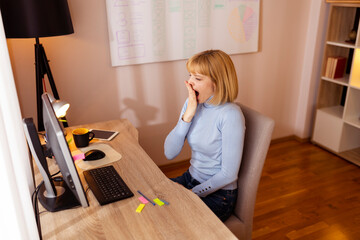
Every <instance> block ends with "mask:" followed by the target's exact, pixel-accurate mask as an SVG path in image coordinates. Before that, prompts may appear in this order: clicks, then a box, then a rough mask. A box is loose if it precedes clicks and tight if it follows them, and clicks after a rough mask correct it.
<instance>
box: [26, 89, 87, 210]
mask: <svg viewBox="0 0 360 240" xmlns="http://www.w3.org/2000/svg"><path fill="white" fill-rule="evenodd" d="M41 98H42V103H43V121H44V127H45V139H46V149H43V147H42V146H41V144H40V140H39V137H38V132H37V131H36V128H35V125H34V123H33V121H32V119H31V118H26V119H24V120H23V122H24V129H25V135H26V138H27V141H28V144H29V148H30V150H31V153H32V155H33V157H34V159H35V161H36V164H37V166H38V168H39V171H40V173H41V174H42V176H43V179H44V184H42V186H41V187H40V190H39V201H40V203H41V204H42V205H43V206H44V207H45V208H46V209H47V210H49V211H52V212H55V211H60V210H64V209H68V208H72V207H75V206H79V205H81V206H82V207H87V206H89V203H88V200H87V198H86V194H85V192H84V189H83V186H82V184H81V181H80V178H79V175H78V172H77V170H76V167H75V164H74V161H73V158H72V155H71V152H70V149H69V146H68V143H67V141H66V138H65V135H64V132H63V129H62V128H61V126H60V123H59V121H58V119H57V118H56V115H55V112H54V109H53V107H52V104H51V101H50V99H49V96H48V93H44V94H43V95H42V96H41ZM46 155H48V156H54V157H55V161H56V163H57V165H58V166H59V169H60V172H61V174H62V178H55V179H52V178H51V175H50V172H49V169H48V165H47V160H46Z"/></svg>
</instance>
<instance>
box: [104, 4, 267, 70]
mask: <svg viewBox="0 0 360 240" xmlns="http://www.w3.org/2000/svg"><path fill="white" fill-rule="evenodd" d="M259 1H260V0H106V6H107V15H108V28H109V41H110V51H111V62H112V66H124V65H132V64H143V63H151V62H162V61H173V60H180V59H186V58H189V57H190V56H192V55H193V54H195V53H197V52H200V51H203V50H206V49H221V50H223V51H225V52H227V53H228V54H237V53H249V52H256V51H258V36H259V5H260V4H259Z"/></svg>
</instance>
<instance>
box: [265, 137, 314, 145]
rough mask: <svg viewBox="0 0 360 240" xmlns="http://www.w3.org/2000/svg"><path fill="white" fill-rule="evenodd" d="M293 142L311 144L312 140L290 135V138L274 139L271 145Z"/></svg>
mask: <svg viewBox="0 0 360 240" xmlns="http://www.w3.org/2000/svg"><path fill="white" fill-rule="evenodd" d="M292 140H295V141H298V142H300V143H306V142H310V138H300V137H298V136H295V135H290V136H287V137H281V138H276V139H272V140H271V142H270V145H271V144H276V143H282V142H286V141H292Z"/></svg>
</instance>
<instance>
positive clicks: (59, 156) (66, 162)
mask: <svg viewBox="0 0 360 240" xmlns="http://www.w3.org/2000/svg"><path fill="white" fill-rule="evenodd" d="M41 97H42V102H43V121H44V127H45V136H46V141H47V143H46V147H47V148H48V149H50V151H51V152H52V154H53V156H54V157H55V160H56V163H57V165H58V166H59V169H60V171H61V174H62V177H63V180H64V181H65V183H66V185H67V186H68V187H69V189H70V190H71V192H72V193H73V195H74V196H75V197H76V199H77V200H78V202H79V203H80V204H81V206H82V207H87V206H89V203H88V201H87V198H86V195H85V192H84V189H83V186H82V184H81V181H80V178H79V175H78V172H77V170H76V167H75V164H74V161H73V158H72V155H71V152H70V149H69V146H68V143H67V141H66V138H65V135H64V132H63V129H62V128H61V125H60V122H59V121H58V119H57V118H56V115H55V112H54V109H53V107H52V104H51V102H50V99H49V96H48V94H47V93H44V94H43V95H42V96H41Z"/></svg>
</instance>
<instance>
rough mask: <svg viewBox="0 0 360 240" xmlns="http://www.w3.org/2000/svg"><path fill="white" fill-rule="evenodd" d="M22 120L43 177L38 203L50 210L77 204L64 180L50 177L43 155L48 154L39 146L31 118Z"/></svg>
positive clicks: (54, 210) (53, 210)
mask: <svg viewBox="0 0 360 240" xmlns="http://www.w3.org/2000/svg"><path fill="white" fill-rule="evenodd" d="M23 122H24V130H25V135H26V139H27V142H28V145H29V148H30V150H31V153H32V155H33V157H34V159H35V162H36V165H37V166H38V168H39V171H40V173H41V175H42V177H43V184H41V186H40V189H39V195H38V198H39V201H40V203H41V204H42V205H43V206H44V208H46V210H48V211H50V212H56V211H60V210H64V209H69V208H73V207H75V206H79V205H80V203H79V201H78V200H77V199H76V197H75V195H74V194H73V193H72V191H71V190H70V188H69V187H68V186H67V184H66V183H65V181H64V180H63V179H62V178H61V177H55V178H54V179H53V178H52V177H51V175H50V172H49V167H48V164H47V161H46V157H45V156H46V155H50V154H45V152H47V151H46V150H44V148H43V146H41V143H40V139H39V136H38V132H37V130H36V128H35V124H34V122H33V120H32V118H25V119H24V120H23Z"/></svg>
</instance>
